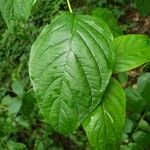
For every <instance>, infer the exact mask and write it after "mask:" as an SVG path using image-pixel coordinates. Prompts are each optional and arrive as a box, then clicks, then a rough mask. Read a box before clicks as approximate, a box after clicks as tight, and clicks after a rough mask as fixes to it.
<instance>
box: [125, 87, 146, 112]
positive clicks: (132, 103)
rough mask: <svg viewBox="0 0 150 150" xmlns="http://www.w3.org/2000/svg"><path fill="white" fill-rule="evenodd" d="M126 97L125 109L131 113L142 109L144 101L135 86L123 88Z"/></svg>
mask: <svg viewBox="0 0 150 150" xmlns="http://www.w3.org/2000/svg"><path fill="white" fill-rule="evenodd" d="M125 92H126V98H127V110H128V111H129V112H133V113H139V112H141V111H142V110H143V108H144V106H145V102H144V100H143V98H142V97H141V95H140V93H139V92H138V90H137V89H135V88H131V87H129V88H127V89H126V90H125Z"/></svg>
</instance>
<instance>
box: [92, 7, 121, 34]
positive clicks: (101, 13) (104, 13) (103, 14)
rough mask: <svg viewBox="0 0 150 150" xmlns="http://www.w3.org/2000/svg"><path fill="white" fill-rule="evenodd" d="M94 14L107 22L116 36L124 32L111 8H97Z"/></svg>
mask: <svg viewBox="0 0 150 150" xmlns="http://www.w3.org/2000/svg"><path fill="white" fill-rule="evenodd" d="M93 15H94V16H96V17H98V18H99V19H101V20H103V21H104V22H105V23H107V25H108V26H109V28H110V30H111V32H112V34H113V36H114V37H118V36H119V35H122V34H123V32H122V30H121V28H120V27H119V25H118V22H117V19H116V18H115V17H114V15H113V13H112V12H111V11H110V10H109V9H106V8H98V9H95V10H94V11H93Z"/></svg>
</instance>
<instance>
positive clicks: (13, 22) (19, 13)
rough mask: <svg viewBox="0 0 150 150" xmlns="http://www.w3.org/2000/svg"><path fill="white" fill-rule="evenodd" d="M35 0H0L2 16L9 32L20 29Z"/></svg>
mask: <svg viewBox="0 0 150 150" xmlns="http://www.w3.org/2000/svg"><path fill="white" fill-rule="evenodd" d="M34 1H35V0H0V10H1V13H2V16H3V18H4V20H5V22H6V24H7V26H8V29H9V30H10V31H11V32H14V31H18V30H20V29H21V28H22V27H23V25H24V23H25V22H26V21H27V19H28V18H29V16H30V12H31V8H32V5H33V3H34Z"/></svg>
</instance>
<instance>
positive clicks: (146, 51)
mask: <svg viewBox="0 0 150 150" xmlns="http://www.w3.org/2000/svg"><path fill="white" fill-rule="evenodd" d="M114 47H115V53H116V57H115V64H114V71H113V72H114V73H120V72H124V71H127V70H131V69H133V68H136V67H138V66H141V65H143V64H144V63H147V62H150V39H149V37H148V36H145V35H136V34H132V35H125V36H119V37H117V38H115V39H114Z"/></svg>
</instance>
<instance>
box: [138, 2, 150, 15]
mask: <svg viewBox="0 0 150 150" xmlns="http://www.w3.org/2000/svg"><path fill="white" fill-rule="evenodd" d="M135 2H136V6H137V8H138V10H139V12H140V13H141V15H143V16H148V15H149V14H150V3H149V0H135Z"/></svg>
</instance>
